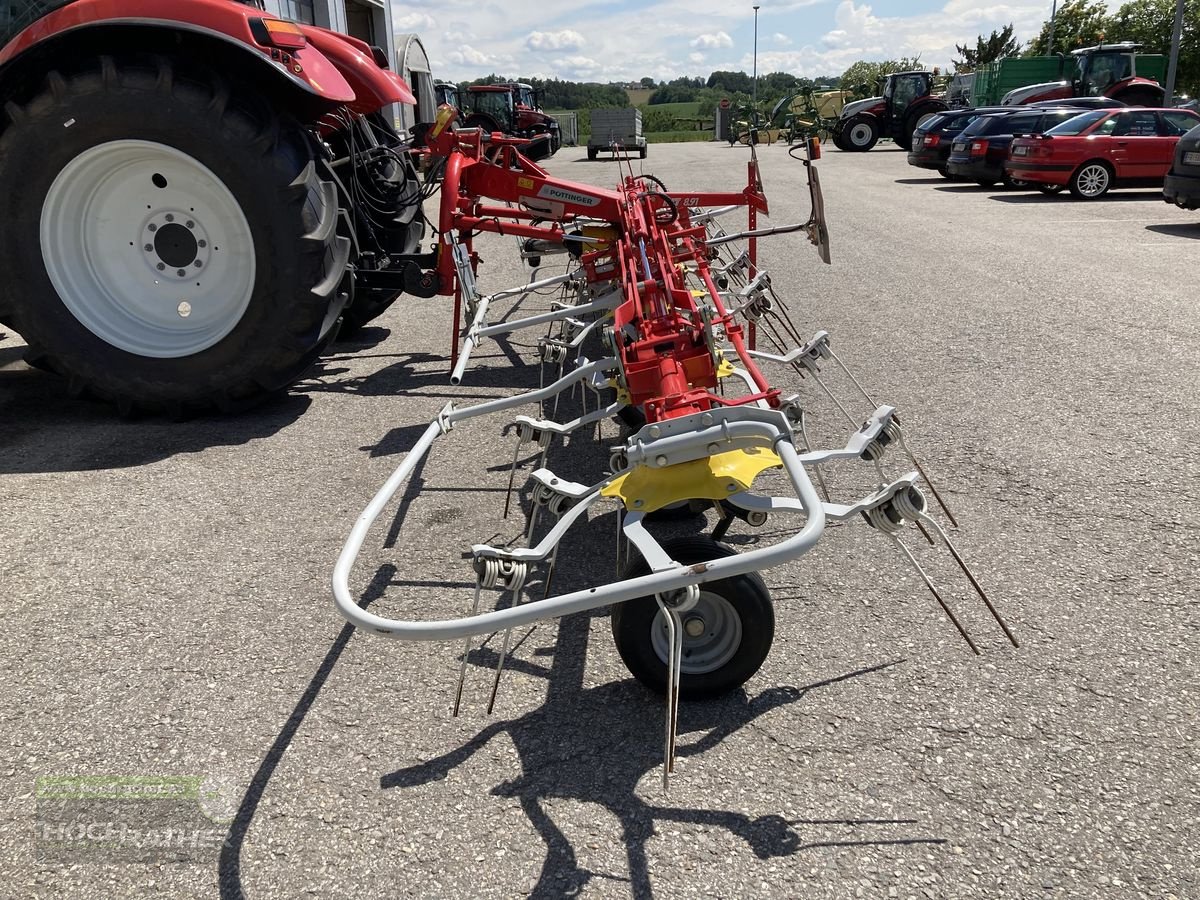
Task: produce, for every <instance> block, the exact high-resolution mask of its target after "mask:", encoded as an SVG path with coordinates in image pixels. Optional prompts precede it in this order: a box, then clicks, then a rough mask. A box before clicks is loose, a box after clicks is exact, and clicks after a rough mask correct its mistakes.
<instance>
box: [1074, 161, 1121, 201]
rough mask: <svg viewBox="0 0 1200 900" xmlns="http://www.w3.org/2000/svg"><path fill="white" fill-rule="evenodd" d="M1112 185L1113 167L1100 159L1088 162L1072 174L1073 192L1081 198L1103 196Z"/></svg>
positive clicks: (1089, 198) (1093, 198) (1088, 198)
mask: <svg viewBox="0 0 1200 900" xmlns="http://www.w3.org/2000/svg"><path fill="white" fill-rule="evenodd" d="M1110 187H1112V169H1110V168H1109V167H1108V166H1107V165H1106V164H1105V163H1102V162H1100V161H1098V160H1093V161H1092V162H1086V163H1084V164H1083V165H1082V166H1080V167H1079V168H1078V169H1076V170H1075V174H1074V175H1072V176H1071V184H1070V188H1071V193H1072V194H1074V195H1075V197H1076V198H1077V199H1079V200H1095V199H1097V198H1099V197H1103V196H1104V195H1105V194H1107V193H1108V189H1109V188H1110Z"/></svg>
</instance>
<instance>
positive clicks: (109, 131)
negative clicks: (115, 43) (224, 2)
mask: <svg viewBox="0 0 1200 900" xmlns="http://www.w3.org/2000/svg"><path fill="white" fill-rule="evenodd" d="M148 110H153V111H154V114H153V115H148V114H147V111H148ZM5 111H6V113H7V116H8V119H9V125H8V127H7V129H5V131H4V133H3V135H2V136H0V179H3V183H5V184H7V185H10V186H13V187H15V186H17V185H20V189H19V190H16V189H14V190H9V191H5V192H4V193H3V195H2V196H0V215H3V217H4V218H3V220H4V221H5V222H7V223H8V226H7V240H6V241H5V242H3V244H2V245H0V278H3V279H5V281H6V284H4V285H3V286H2V287H0V319H2V320H3V321H5V322H7V323H8V324H9V325H11V326H12V327H13V328H14V329H15V330H16V331H17V332H19V333H20V334H21V336H22V337H23V338H24V339H25V340H26V342H27V343H28V344H29V345H30V349H29V352H28V353H27V359H28V360H29V361H30V362H31V363H34V364H36V365H39V366H40V367H42V368H46V369H49V370H51V371H53V372H56V373H58V374H60V375H62V376H64V377H65V378H66V379H67V383H68V389H69V390H70V392H71V393H72V394H75V395H88V396H92V397H95V398H98V399H102V400H106V401H110V402H112V403H114V404H115V405H116V406H117V408H118V409H119V410H120V411H121V412H123V413H128V412H132V411H134V410H138V411H147V412H166V413H168V414H171V415H175V416H180V415H189V414H193V413H196V412H203V411H207V410H210V409H212V408H216V409H218V410H221V411H236V410H239V409H243V408H247V407H249V406H252V405H254V404H255V403H257V402H259V401H261V400H262V399H264V398H265V397H267V396H270V395H271V394H274V393H276V392H279V391H281V390H283V389H284V388H286V387H287V386H288V385H290V384H291V383H292V382H293V381H294V380H295V379H296V378H298V377H299V376H300V375H301V373H303V372H304V370H305V369H307V368H308V366H309V365H310V364H311V363H312V362H313V360H314V359H315V358H316V357H317V355H318V354H319V352H320V351H321V350H322V349H323V347H324V346H325V345H326V344H327V343H328V341H329V340H330V339H331V338H332V337H333V335H334V333H335V331H336V323H337V319H338V316H339V314H340V312H341V309H342V306H343V305H344V303H345V301H346V297H345V295H344V294H343V293H341V292H339V290H338V288H339V286H340V285H342V284H343V280H344V278H345V273H346V267H347V261H348V259H349V255H350V242H349V240H347V239H346V238H344V237H339V236H338V234H337V227H336V225H337V219H338V199H337V190H336V188H335V187H334V185H333V184H332V183H331V182H328V181H323V180H322V179H321V178H320V177H319V175H318V174H317V167H316V164H315V162H314V158H313V148H312V145H311V143H310V141H309V139H308V137H307V135H306V133H305V131H304V129H303V128H302V126H301V125H300V123H299V122H297V121H295V120H293V119H291V118H290V117H288V116H286V115H284V114H281V113H279V112H278V111H276V110H274V109H272V107H271V105H270V104H268V103H267V102H266V100H265V99H264V98H262V96H261V95H260V94H258V93H257V92H256V90H255V88H254V86H253V85H252V84H249V83H242V82H238V81H235V80H232V79H227V78H226V77H224V76H221V75H217V74H216V73H214V72H211V71H208V70H206V69H202V68H201V67H200V66H199V65H198V64H197V65H195V66H191V65H188V66H187V67H186V68H182V67H181V66H180V64H179V63H178V61H174V60H169V59H167V58H166V57H162V56H156V57H149V56H136V57H135V56H129V57H122V58H112V57H99V58H95V59H91V60H83V61H80V62H79V63H77V64H73V65H72V67H71V69H70V70H69V71H66V70H64V71H63V72H58V71H51V72H49V73H48V74H47V76H46V79H45V84H44V86H43V88H42V89H41V90H40V91H39V92H37V93H35V94H34V95H33V96H32V98H31V99H28V100H27V101H24V102H22V103H17V102H15V101H13V102H10V103H8V104H7V106H6V107H5ZM180 273H183V274H180Z"/></svg>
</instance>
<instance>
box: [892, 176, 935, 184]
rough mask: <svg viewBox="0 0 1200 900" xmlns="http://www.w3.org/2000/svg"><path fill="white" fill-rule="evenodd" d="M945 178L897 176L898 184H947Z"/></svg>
mask: <svg viewBox="0 0 1200 900" xmlns="http://www.w3.org/2000/svg"><path fill="white" fill-rule="evenodd" d="M945 183H946V179H945V178H940V177H939V178H897V179H896V184H945Z"/></svg>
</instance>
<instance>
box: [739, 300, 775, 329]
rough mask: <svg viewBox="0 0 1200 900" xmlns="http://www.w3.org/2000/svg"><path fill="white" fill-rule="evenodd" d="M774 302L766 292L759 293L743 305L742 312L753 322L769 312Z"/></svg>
mask: <svg viewBox="0 0 1200 900" xmlns="http://www.w3.org/2000/svg"><path fill="white" fill-rule="evenodd" d="M773 307H774V304H773V303H771V298H770V297H768V296H766V295H765V294H761V293H760V294H758V295H756V296H755V298H754V299H753V300H751V301H750V302H749V303H747V304H746V305H745V306H743V307H742V312H743V313H745V314H746V318H747V319H749V320H750V321H751V322H757V321H758V320H759V319H761V318H762V317H763V316H765V315H766V314H767V313H769V312H770V311H771V310H772V308H773Z"/></svg>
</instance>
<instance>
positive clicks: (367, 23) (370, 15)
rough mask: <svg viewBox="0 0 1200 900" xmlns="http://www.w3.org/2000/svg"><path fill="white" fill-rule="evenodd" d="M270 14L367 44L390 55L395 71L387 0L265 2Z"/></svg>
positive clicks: (390, 9) (271, 0)
mask: <svg viewBox="0 0 1200 900" xmlns="http://www.w3.org/2000/svg"><path fill="white" fill-rule="evenodd" d="M265 5H266V8H267V12H270V13H274V14H275V15H277V16H281V17H282V18H285V19H295V20H296V21H297V22H308V23H309V24H310V25H320V26H321V27H322V28H330V29H333V30H334V31H340V32H342V33H344V34H348V35H351V36H352V37H356V38H358V39H359V40H360V41H366V42H367V43H368V44H371V45H373V46H376V47H382V48H383V49H384V50H385V51H387V56H388V63H389V64H390V65H391V66H392V68H393V69H394V68H395V67H396V42H395V41H394V40H393V39H392V8H391V6H390V5H389V4H388V3H387V2H386V0H266V4H265Z"/></svg>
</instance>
